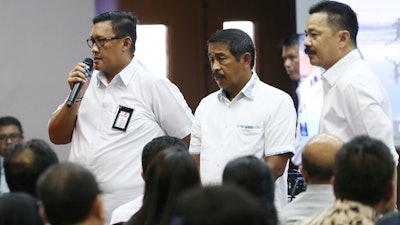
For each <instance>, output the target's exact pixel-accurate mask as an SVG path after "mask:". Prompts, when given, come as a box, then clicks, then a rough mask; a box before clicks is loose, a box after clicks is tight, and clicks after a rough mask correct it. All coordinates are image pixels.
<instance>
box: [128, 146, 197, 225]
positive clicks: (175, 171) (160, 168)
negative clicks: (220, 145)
mask: <svg viewBox="0 0 400 225" xmlns="http://www.w3.org/2000/svg"><path fill="white" fill-rule="evenodd" d="M200 185H201V183H200V175H199V172H198V168H197V164H196V162H195V160H194V158H193V157H192V156H191V155H190V154H189V152H188V151H187V149H186V148H182V147H180V146H173V147H170V148H169V149H166V150H164V151H161V152H160V153H158V154H157V155H156V156H155V158H154V159H153V160H151V162H150V165H149V167H148V168H147V171H146V174H145V192H144V198H143V205H142V207H141V209H140V210H139V211H138V212H137V213H136V214H135V215H134V216H133V217H132V218H131V219H130V220H129V221H128V222H127V224H128V225H129V224H135V225H148V224H151V225H169V223H170V221H171V218H172V215H173V212H174V211H175V207H176V202H177V198H178V196H179V195H180V194H181V193H182V192H184V191H186V190H188V189H190V188H192V187H197V186H200Z"/></svg>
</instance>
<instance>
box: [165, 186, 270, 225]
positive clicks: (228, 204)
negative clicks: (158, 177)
mask: <svg viewBox="0 0 400 225" xmlns="http://www.w3.org/2000/svg"><path fill="white" fill-rule="evenodd" d="M264 213H265V212H263V211H262V210H261V209H260V207H259V206H258V204H257V200H256V199H254V197H253V196H251V195H250V194H249V193H248V192H246V191H244V190H243V189H242V188H239V187H237V186H231V185H222V186H206V187H204V188H196V189H192V190H190V191H188V192H186V193H184V194H183V195H182V196H181V197H180V198H179V202H178V207H177V213H176V217H175V218H174V219H173V223H171V224H172V225H221V224H229V225H265V224H272V223H268V222H266V221H265V216H264V215H263V214H264Z"/></svg>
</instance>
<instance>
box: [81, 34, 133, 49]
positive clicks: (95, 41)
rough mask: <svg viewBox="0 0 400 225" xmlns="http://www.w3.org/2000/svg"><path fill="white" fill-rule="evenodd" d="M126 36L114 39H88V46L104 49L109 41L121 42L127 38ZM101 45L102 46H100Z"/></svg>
mask: <svg viewBox="0 0 400 225" xmlns="http://www.w3.org/2000/svg"><path fill="white" fill-rule="evenodd" d="M125 37H126V36H115V37H112V38H88V39H86V43H87V44H88V46H89V48H90V49H92V48H93V45H94V44H96V46H97V48H102V47H104V45H105V44H106V43H107V42H108V41H112V40H120V39H123V38H125ZM100 43H101V44H100Z"/></svg>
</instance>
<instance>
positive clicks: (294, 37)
mask: <svg viewBox="0 0 400 225" xmlns="http://www.w3.org/2000/svg"><path fill="white" fill-rule="evenodd" d="M299 37H300V35H298V34H291V35H290V36H288V37H286V38H284V39H283V40H282V43H281V45H282V47H289V46H296V45H297V46H298V45H299Z"/></svg>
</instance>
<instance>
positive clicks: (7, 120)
mask: <svg viewBox="0 0 400 225" xmlns="http://www.w3.org/2000/svg"><path fill="white" fill-rule="evenodd" d="M9 125H15V126H17V127H18V129H19V132H20V133H21V135H23V134H24V131H23V130H22V126H21V123H20V122H19V120H18V119H17V118H15V117H13V116H4V117H0V127H2V126H9Z"/></svg>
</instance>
